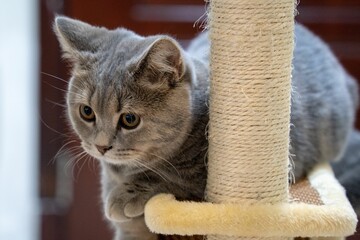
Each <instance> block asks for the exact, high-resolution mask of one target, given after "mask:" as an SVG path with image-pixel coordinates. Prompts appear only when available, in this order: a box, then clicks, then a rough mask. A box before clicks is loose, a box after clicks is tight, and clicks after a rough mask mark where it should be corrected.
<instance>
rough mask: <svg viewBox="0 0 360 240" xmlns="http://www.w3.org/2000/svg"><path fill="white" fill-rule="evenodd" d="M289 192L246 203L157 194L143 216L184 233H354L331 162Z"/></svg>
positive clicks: (158, 227)
mask: <svg viewBox="0 0 360 240" xmlns="http://www.w3.org/2000/svg"><path fill="white" fill-rule="evenodd" d="M290 196H291V202H290V203H287V204H277V205H270V204H266V205H246V204H213V203H208V202H204V203H199V202H179V201H176V200H175V198H174V197H173V196H172V195H168V194H160V195H157V196H155V197H153V198H152V199H150V201H149V202H148V203H147V205H146V207H145V221H146V224H147V226H148V227H149V228H150V230H151V231H153V232H155V233H158V234H176V235H183V236H187V235H224V236H243V237H284V236H285V237H289V238H293V237H311V238H315V239H318V237H332V238H331V239H342V238H343V237H344V236H348V235H351V234H353V233H354V231H355V229H356V223H357V217H356V214H355V212H354V210H353V209H352V207H351V205H350V203H349V201H348V200H347V198H346V195H345V191H344V189H343V188H342V186H341V185H340V184H339V183H338V182H337V180H336V179H335V177H334V174H333V172H332V170H331V167H330V166H329V165H327V164H320V165H319V166H317V167H315V168H314V170H313V171H312V172H311V173H310V174H309V176H308V178H307V180H305V181H302V182H299V183H297V184H295V185H294V186H293V187H292V188H291V189H290ZM333 237H336V238H333ZM167 239H169V238H167ZM170 239H181V238H170ZM190 239H196V238H190Z"/></svg>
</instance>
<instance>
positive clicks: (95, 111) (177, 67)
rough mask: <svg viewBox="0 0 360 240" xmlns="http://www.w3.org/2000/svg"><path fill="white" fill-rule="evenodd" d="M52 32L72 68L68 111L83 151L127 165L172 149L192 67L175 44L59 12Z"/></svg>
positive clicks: (187, 106) (180, 132)
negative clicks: (78, 19)
mask: <svg viewBox="0 0 360 240" xmlns="http://www.w3.org/2000/svg"><path fill="white" fill-rule="evenodd" d="M54 30H55V32H56V35H57V37H58V39H59V42H60V45H61V47H62V50H63V52H64V57H65V58H66V59H67V60H69V61H70V63H71V65H72V77H71V80H70V82H69V87H68V93H67V106H68V115H69V119H70V122H71V125H72V126H73V128H74V130H75V132H76V133H77V134H78V136H79V137H80V139H81V141H82V146H83V148H84V149H85V151H86V152H88V153H89V154H90V155H92V156H94V157H96V158H98V159H100V160H102V161H106V162H108V163H111V164H116V165H124V164H125V165H128V166H144V165H145V166H146V165H149V164H152V163H155V162H157V161H162V160H163V159H166V158H168V157H169V156H170V155H171V154H172V153H174V152H176V150H177V149H178V148H179V147H180V146H181V144H183V142H184V141H185V138H186V137H187V132H188V131H189V129H190V128H191V121H192V119H191V71H190V69H189V66H188V65H187V64H186V60H185V53H184V52H183V51H182V50H181V48H180V47H179V45H178V44H177V42H176V41H175V40H174V39H172V38H170V37H167V36H162V35H159V36H151V37H141V36H139V35H136V34H135V33H133V32H131V31H128V30H126V29H123V28H119V29H115V30H108V29H106V28H99V27H94V26H91V25H89V24H86V23H84V22H81V21H77V20H73V19H70V18H66V17H57V18H56V19H55V23H54Z"/></svg>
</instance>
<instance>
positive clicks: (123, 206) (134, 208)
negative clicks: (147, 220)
mask: <svg viewBox="0 0 360 240" xmlns="http://www.w3.org/2000/svg"><path fill="white" fill-rule="evenodd" d="M155 193H156V190H155V189H154V188H152V187H151V184H150V183H147V184H145V183H143V184H141V185H140V184H136V183H134V182H132V183H124V184H121V185H119V186H116V187H115V188H113V189H112V190H111V191H110V193H109V194H108V196H107V197H106V200H105V216H106V217H107V218H108V219H109V220H110V221H112V222H127V221H130V220H131V219H133V218H136V217H139V216H141V215H142V214H143V213H144V208H145V204H146V202H147V201H148V200H149V199H150V198H151V197H152V196H153V195H154V194H155Z"/></svg>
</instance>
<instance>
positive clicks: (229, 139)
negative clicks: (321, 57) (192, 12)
mask: <svg viewBox="0 0 360 240" xmlns="http://www.w3.org/2000/svg"><path fill="white" fill-rule="evenodd" d="M294 6H295V3H294V1H293V0H236V1H235V0H233V1H230V0H211V2H210V13H209V15H210V16H209V19H210V20H209V27H210V38H211V42H212V43H211V97H210V125H209V166H208V171H209V175H208V185H207V200H208V201H210V202H214V203H243V204H244V205H246V204H276V203H281V202H287V200H288V165H289V161H288V152H289V131H290V91H291V81H290V78H291V61H292V54H293V34H294ZM208 238H209V239H229V238H226V237H224V238H223V237H221V236H209V237H208ZM234 239H240V238H234Z"/></svg>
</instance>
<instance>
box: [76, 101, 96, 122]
mask: <svg viewBox="0 0 360 240" xmlns="http://www.w3.org/2000/svg"><path fill="white" fill-rule="evenodd" d="M79 111H80V116H81V118H82V119H84V120H85V121H87V122H93V121H95V112H94V110H92V108H91V107H89V106H87V105H81V106H80V109H79Z"/></svg>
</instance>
